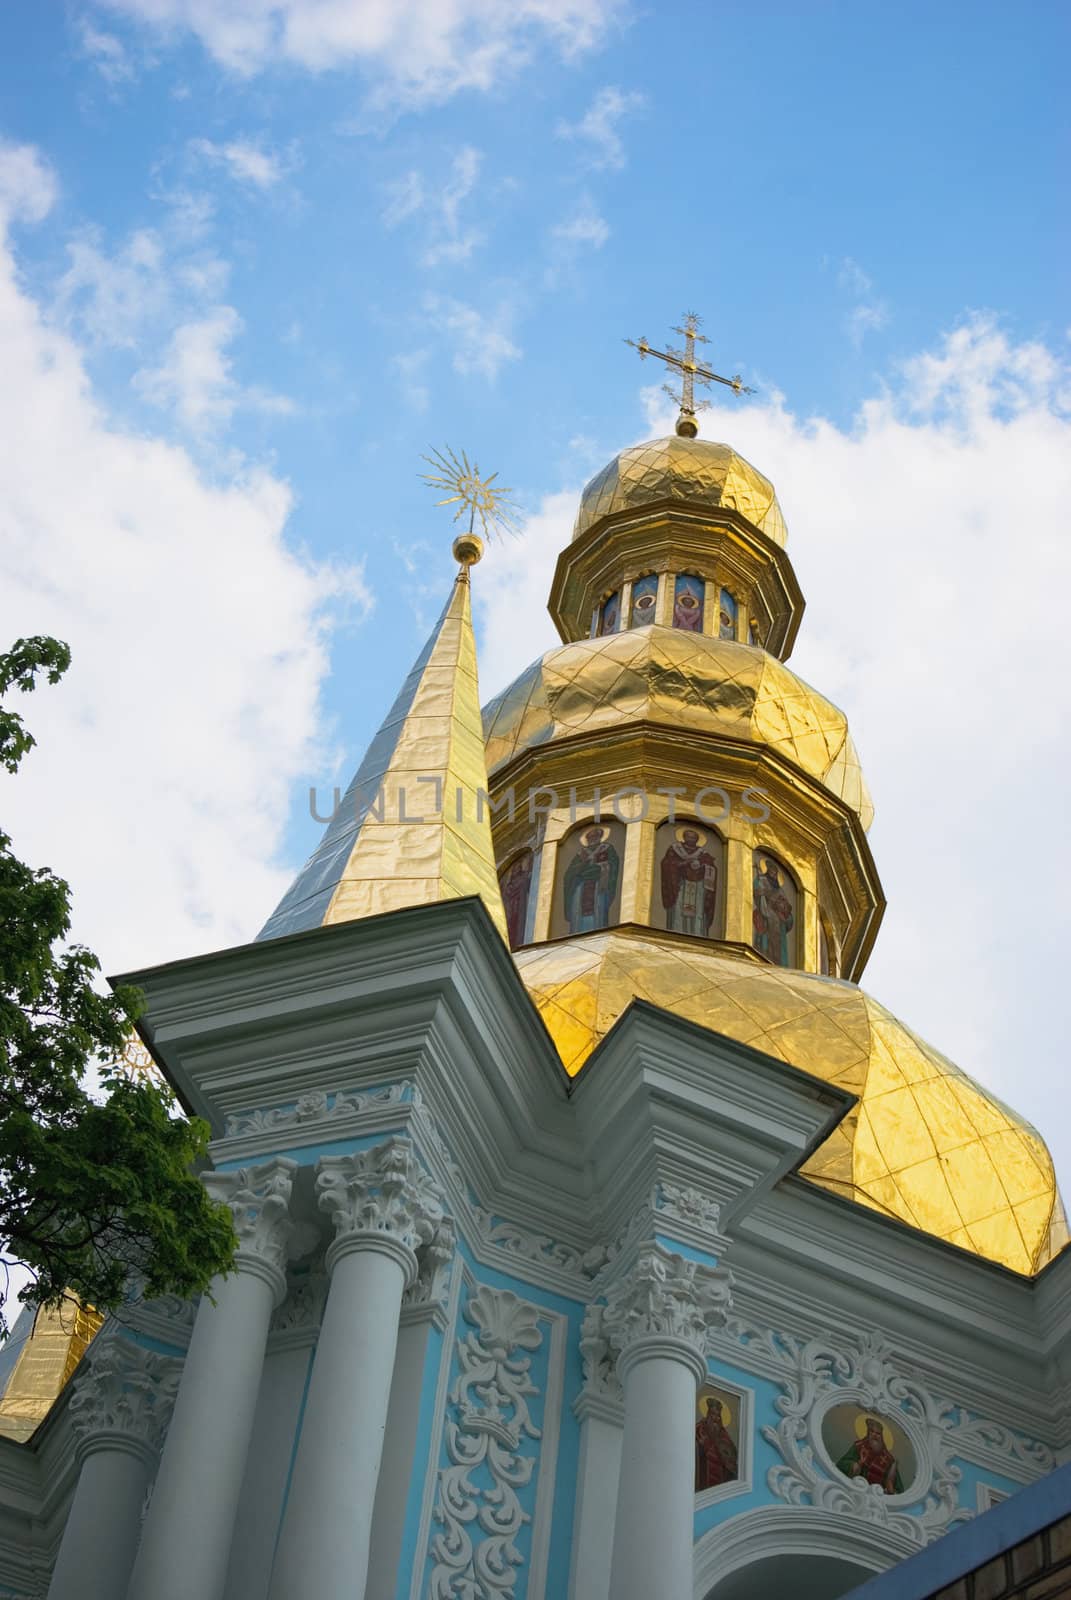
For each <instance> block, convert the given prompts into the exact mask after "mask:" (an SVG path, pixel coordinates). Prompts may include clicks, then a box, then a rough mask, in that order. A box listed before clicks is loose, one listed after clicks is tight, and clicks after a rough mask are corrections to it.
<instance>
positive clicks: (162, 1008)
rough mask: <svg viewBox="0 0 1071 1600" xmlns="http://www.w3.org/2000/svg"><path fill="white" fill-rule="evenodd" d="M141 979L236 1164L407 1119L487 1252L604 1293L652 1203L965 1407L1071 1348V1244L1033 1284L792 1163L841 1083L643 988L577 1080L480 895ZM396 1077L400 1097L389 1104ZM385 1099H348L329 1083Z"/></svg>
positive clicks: (149, 1033)
mask: <svg viewBox="0 0 1071 1600" xmlns="http://www.w3.org/2000/svg"><path fill="white" fill-rule="evenodd" d="M129 977H130V980H131V981H134V982H136V983H138V984H140V985H141V987H142V988H144V989H145V991H146V993H147V996H148V1001H149V1010H148V1020H147V1022H146V1024H145V1034H146V1038H147V1040H148V1041H149V1042H150V1043H151V1045H152V1047H153V1048H154V1050H155V1052H156V1054H157V1056H158V1058H159V1059H160V1060H161V1061H162V1062H163V1064H164V1065H165V1067H166V1069H167V1071H168V1072H169V1074H170V1075H171V1077H172V1078H173V1080H174V1081H175V1083H176V1084H177V1085H178V1087H179V1089H180V1092H181V1093H182V1094H183V1096H184V1098H186V1099H187V1101H188V1102H190V1103H194V1104H196V1106H197V1108H198V1109H199V1110H201V1111H202V1113H203V1114H205V1115H207V1116H208V1117H209V1119H210V1120H211V1121H212V1122H213V1125H214V1127H215V1128H216V1130H217V1132H218V1133H219V1134H220V1135H221V1137H220V1138H218V1139H217V1140H216V1142H215V1144H214V1146H213V1154H214V1157H215V1159H216V1160H217V1161H222V1160H226V1161H236V1160H240V1161H243V1162H246V1161H250V1160H253V1159H262V1158H263V1157H264V1156H265V1155H268V1154H270V1153H272V1152H273V1151H279V1150H283V1149H294V1150H298V1149H300V1147H301V1146H302V1145H308V1144H311V1143H313V1142H316V1143H322V1142H326V1141H338V1140H344V1139H347V1138H351V1137H354V1136H357V1135H359V1136H361V1137H365V1136H367V1135H371V1134H384V1133H387V1132H390V1131H398V1132H403V1133H407V1134H408V1135H409V1136H410V1137H411V1138H412V1139H413V1140H414V1142H415V1143H416V1145H417V1147H418V1150H419V1151H420V1153H421V1155H422V1157H423V1159H424V1160H425V1162H426V1164H427V1166H428V1168H429V1169H430V1170H431V1172H432V1173H433V1175H434V1176H435V1177H436V1178H437V1179H438V1181H439V1182H441V1183H442V1184H443V1185H444V1188H445V1189H446V1190H447V1192H448V1194H449V1196H450V1203H451V1206H452V1208H453V1210H454V1215H455V1219H456V1221H457V1224H458V1227H459V1229H460V1230H461V1232H462V1233H463V1234H464V1236H465V1238H466V1240H467V1242H468V1244H469V1246H470V1248H471V1249H472V1251H473V1252H474V1254H475V1256H476V1258H477V1259H478V1260H479V1261H481V1262H482V1263H484V1264H485V1265H489V1266H494V1267H496V1268H498V1269H500V1270H502V1271H507V1272H513V1273H514V1274H516V1275H519V1276H521V1277H524V1278H526V1279H528V1280H529V1281H530V1282H532V1283H533V1284H541V1285H543V1286H544V1287H546V1288H548V1289H553V1290H555V1291H556V1292H560V1293H563V1294H566V1295H570V1296H572V1297H574V1298H577V1299H587V1298H589V1297H590V1296H591V1294H592V1293H593V1292H599V1291H600V1290H601V1289H602V1288H603V1287H604V1280H605V1281H611V1280H612V1278H613V1275H614V1269H613V1267H612V1265H611V1264H610V1263H611V1261H612V1257H613V1253H614V1252H615V1251H618V1250H620V1247H621V1246H620V1241H621V1240H622V1239H625V1240H632V1242H636V1241H637V1240H638V1239H639V1232H637V1231H636V1225H635V1224H636V1219H637V1218H639V1219H641V1221H642V1222H643V1228H644V1229H647V1230H648V1232H652V1231H653V1232H658V1233H660V1234H664V1235H665V1236H666V1238H667V1239H668V1240H669V1241H670V1242H671V1243H672V1242H674V1241H676V1242H677V1243H679V1244H680V1245H681V1246H682V1247H683V1246H688V1247H691V1248H692V1249H696V1250H701V1251H704V1252H706V1253H708V1254H715V1255H720V1254H721V1253H722V1252H723V1251H724V1249H725V1244H726V1239H728V1241H729V1242H730V1243H729V1251H728V1260H729V1262H730V1264H731V1265H732V1266H733V1268H734V1271H735V1272H736V1274H737V1281H738V1284H739V1293H740V1296H741V1297H742V1303H748V1304H750V1305H753V1307H754V1311H755V1314H756V1315H759V1314H760V1313H762V1312H763V1311H765V1313H766V1314H767V1315H768V1316H769V1315H772V1312H773V1311H774V1310H775V1309H776V1308H777V1307H778V1306H782V1307H783V1306H786V1305H787V1306H790V1307H792V1308H793V1316H794V1318H795V1320H796V1322H797V1323H798V1324H799V1325H800V1326H801V1327H802V1328H804V1329H806V1328H810V1329H812V1330H817V1329H818V1328H819V1327H821V1326H828V1325H829V1323H830V1320H831V1319H838V1320H841V1321H846V1322H849V1323H851V1324H853V1325H858V1324H861V1323H863V1322H865V1321H866V1320H867V1319H868V1318H872V1319H873V1325H875V1326H880V1327H882V1328H883V1329H886V1330H888V1332H889V1333H890V1335H891V1336H892V1337H894V1338H895V1339H896V1340H897V1341H898V1342H899V1343H901V1344H902V1345H903V1348H904V1350H905V1352H909V1353H910V1354H911V1358H912V1361H913V1362H914V1364H916V1365H918V1366H919V1367H920V1369H922V1370H937V1369H939V1368H940V1367H941V1366H942V1364H943V1363H944V1364H947V1362H948V1361H949V1360H954V1361H955V1363H956V1366H957V1370H958V1371H962V1372H963V1375H964V1382H965V1385H966V1388H965V1391H964V1403H974V1402H973V1400H972V1399H971V1398H970V1397H971V1396H977V1403H978V1404H979V1407H980V1409H985V1410H986V1412H987V1414H990V1415H1000V1416H1001V1417H1002V1418H1003V1417H1005V1416H1007V1413H1008V1412H1009V1411H1010V1410H1012V1409H1013V1408H1014V1406H1021V1407H1025V1409H1026V1412H1027V1413H1028V1414H1029V1415H1030V1416H1031V1418H1032V1419H1033V1417H1034V1416H1035V1415H1036V1414H1038V1412H1039V1410H1040V1409H1043V1406H1044V1401H1045V1392H1046V1388H1048V1389H1050V1390H1051V1388H1052V1387H1053V1386H1054V1383H1055V1381H1056V1380H1057V1379H1059V1377H1060V1372H1061V1370H1062V1368H1061V1361H1063V1362H1064V1363H1066V1362H1068V1361H1069V1360H1071V1256H1069V1257H1068V1260H1067V1261H1066V1262H1057V1263H1055V1264H1054V1266H1053V1267H1051V1268H1050V1269H1048V1271H1047V1272H1046V1273H1045V1274H1044V1275H1043V1277H1042V1278H1041V1279H1040V1280H1039V1281H1038V1282H1036V1283H1032V1282H1031V1281H1029V1280H1027V1279H1024V1278H1020V1277H1017V1276H1016V1275H1015V1274H1013V1273H1010V1272H1007V1271H1005V1270H1004V1269H1002V1268H1000V1267H997V1266H994V1265H993V1264H991V1263H987V1262H984V1261H982V1260H980V1259H979V1258H977V1257H975V1256H972V1255H969V1254H967V1253H966V1252H963V1251H960V1250H956V1249H954V1248H952V1247H950V1246H945V1245H942V1244H941V1243H940V1242H939V1241H937V1240H934V1239H932V1238H930V1237H928V1236H926V1235H923V1234H920V1233H917V1232H915V1231H914V1230H912V1229H910V1228H908V1227H907V1226H905V1225H903V1224H900V1223H898V1222H895V1221H891V1220H890V1219H888V1218H885V1217H882V1216H881V1215H880V1214H878V1213H877V1212H873V1211H870V1210H867V1209H866V1208H864V1207H861V1206H858V1205H855V1204H853V1203H851V1202H849V1201H846V1200H842V1199H839V1198H838V1197H835V1196H833V1195H830V1194H828V1193H826V1192H825V1191H822V1190H819V1189H817V1188H816V1187H814V1186H813V1185H811V1184H808V1183H806V1182H805V1181H803V1180H801V1179H799V1178H797V1177H794V1176H792V1175H791V1174H792V1172H793V1170H794V1169H795V1168H797V1167H798V1166H799V1165H800V1164H801V1163H802V1162H803V1161H804V1160H805V1159H806V1157H807V1155H808V1154H809V1153H810V1151H811V1150H813V1149H814V1148H815V1147H816V1146H817V1145H818V1144H819V1143H820V1142H821V1141H822V1140H823V1139H824V1138H826V1137H827V1136H828V1133H829V1131H830V1130H831V1128H832V1127H833V1126H835V1124H836V1122H837V1121H838V1120H839V1119H840V1117H841V1116H843V1114H844V1112H845V1111H846V1110H847V1109H848V1107H849V1106H850V1104H851V1103H852V1098H851V1096H849V1095H847V1094H845V1093H844V1092H842V1091H840V1090H838V1089H836V1088H835V1087H833V1086H831V1085H829V1084H827V1083H825V1082H822V1081H820V1080H818V1079H816V1078H812V1077H810V1076H808V1075H807V1074H805V1073H803V1072H800V1071H799V1070H797V1069H795V1068H793V1067H789V1066H786V1065H785V1064H784V1063H782V1062H779V1061H775V1060H773V1059H772V1058H770V1057H768V1056H765V1055H762V1054H761V1053H759V1052H757V1051H755V1050H752V1049H750V1048H749V1047H748V1046H746V1045H742V1044H739V1043H737V1042H735V1041H732V1040H728V1039H725V1038H723V1037H719V1036H717V1035H715V1034H713V1033H711V1032H710V1031H709V1030H706V1029H703V1028H700V1027H698V1026H696V1025H694V1024H691V1023H687V1022H682V1021H681V1020H680V1019H677V1018H674V1017H672V1016H671V1015H669V1014H667V1013H666V1012H664V1011H661V1010H658V1009H657V1008H655V1007H653V1006H649V1005H647V1004H645V1003H643V1002H636V1003H634V1004H633V1005H632V1006H631V1007H630V1008H629V1010H628V1011H627V1012H626V1013H625V1015H624V1016H623V1017H622V1018H621V1019H620V1020H619V1022H618V1023H617V1024H616V1026H615V1027H614V1028H613V1029H612V1030H611V1032H610V1033H609V1034H608V1035H607V1036H606V1038H605V1039H604V1040H603V1042H602V1044H601V1045H600V1047H599V1049H598V1050H597V1051H596V1052H595V1054H594V1055H593V1056H592V1058H591V1059H590V1061H589V1062H588V1063H587V1065H586V1066H585V1068H584V1070H583V1072H582V1073H581V1074H580V1076H579V1077H578V1078H577V1079H576V1080H573V1081H572V1082H570V1081H569V1080H568V1078H567V1077H566V1075H565V1073H564V1071H563V1070H562V1068H561V1065H560V1063H559V1062H558V1059H557V1056H556V1054H555V1052H554V1048H553V1045H552V1044H551V1041H550V1039H549V1036H548V1035H547V1033H546V1031H545V1029H544V1027H543V1024H542V1022H541V1021H540V1019H539V1017H538V1014H537V1013H536V1011H535V1008H534V1006H533V1005H532V1002H531V1000H530V999H529V997H528V995H527V993H526V991H525V989H524V986H523V984H522V983H521V981H520V979H519V977H518V974H517V972H516V970H515V968H514V966H513V964H512V961H511V960H510V957H509V956H508V954H507V952H506V950H505V948H504V946H503V944H502V941H501V940H500V938H499V937H498V935H497V933H496V932H495V930H494V928H493V927H492V924H491V922H490V919H489V917H488V916H487V913H486V911H485V909H484V907H483V906H482V904H481V903H480V902H479V901H477V900H468V901H454V902H448V903H444V904H439V905H434V906H428V907H417V908H413V909H410V910H406V911H400V912H396V913H392V914H390V915H389V916H383V917H377V918H372V919H368V920H367V921H363V922H353V923H347V924H342V925H339V926H337V927H332V928H326V929H318V930H313V931H312V932H309V933H303V934H297V935H294V936H291V937H289V938H286V939H280V940H274V941H265V942H263V943H259V944H254V945H247V946H242V947H240V948H238V949H235V950H229V951H222V952H220V953H218V954H217V955H213V956H205V957H199V958H197V959H196V960H193V961H188V962H178V963H174V964H172V965H170V966H166V967H160V968H156V969H153V970H152V971H149V972H144V973H135V974H131V975H129ZM403 1080H404V1081H406V1082H408V1083H409V1084H410V1085H412V1089H413V1093H412V1094H411V1095H409V1096H408V1097H407V1098H404V1099H402V1100H401V1101H397V1102H394V1103H384V1104H379V1105H376V1104H374V1103H372V1101H373V1100H374V1096H373V1095H372V1094H371V1091H373V1090H376V1089H377V1088H378V1089H380V1090H381V1089H382V1088H383V1087H384V1086H385V1085H388V1084H391V1083H395V1084H397V1083H399V1082H401V1081H403ZM366 1093H367V1094H369V1097H370V1098H369V1103H368V1104H365V1105H362V1106H357V1105H356V1104H354V1105H352V1106H349V1107H347V1108H344V1109H343V1111H342V1112H341V1113H339V1114H335V1112H334V1109H333V1108H334V1104H335V1102H334V1100H333V1098H332V1097H335V1096H338V1097H344V1096H345V1095H346V1094H353V1095H355V1096H360V1095H363V1094H366ZM310 1094H312V1095H315V1094H319V1096H320V1098H321V1099H322V1100H323V1101H324V1103H325V1105H326V1104H327V1103H328V1101H329V1100H330V1102H331V1106H332V1111H331V1114H330V1115H329V1116H325V1118H324V1119H323V1120H320V1119H319V1118H318V1117H317V1116H316V1115H313V1116H311V1117H304V1114H303V1119H302V1120H299V1119H297V1117H296V1115H295V1116H294V1117H293V1118H292V1119H291V1120H289V1121H286V1122H285V1123H280V1124H279V1125H278V1126H275V1127H262V1128H261V1129H259V1130H255V1131H249V1132H246V1133H236V1132H232V1133H230V1134H226V1135H224V1134H223V1119H224V1118H225V1117H227V1116H234V1115H235V1114H237V1113H243V1112H248V1111H250V1110H252V1109H253V1108H257V1107H259V1108H269V1107H273V1106H275V1107H290V1108H294V1107H295V1106H296V1102H297V1100H298V1098H299V1097H301V1096H305V1095H310ZM288 1115H289V1113H288ZM665 1185H671V1186H676V1187H677V1188H678V1189H692V1188H694V1189H695V1191H696V1192H697V1194H698V1195H699V1197H700V1199H701V1201H702V1204H703V1206H704V1207H705V1208H706V1210H705V1214H704V1220H703V1221H702V1222H701V1223H700V1222H697V1220H696V1218H697V1216H699V1215H700V1213H699V1212H696V1211H695V1210H694V1208H693V1210H692V1212H691V1214H687V1213H686V1211H685V1212H682V1211H681V1210H680V1209H679V1208H678V1209H677V1212H676V1214H674V1213H673V1208H668V1209H666V1210H660V1209H659V1199H658V1196H659V1194H660V1192H661V1188H660V1186H665ZM473 1197H475V1199H474V1198H473ZM715 1218H716V1221H714V1220H713V1219H715ZM640 1231H643V1230H642V1229H641V1230H640ZM600 1253H601V1254H600ZM600 1262H601V1266H600ZM864 1308H865V1309H864ZM998 1390H1003V1392H1004V1393H1005V1394H1006V1395H1007V1397H1008V1402H1007V1405H1006V1406H1005V1408H1004V1410H1001V1408H1000V1405H999V1404H998V1401H999V1395H998V1393H997V1391H998ZM1007 1420H1008V1424H1009V1425H1011V1417H1010V1416H1007ZM1057 1426H1059V1424H1058V1423H1057V1422H1052V1423H1051V1424H1050V1434H1051V1433H1052V1432H1053V1429H1054V1428H1056V1427H1057Z"/></svg>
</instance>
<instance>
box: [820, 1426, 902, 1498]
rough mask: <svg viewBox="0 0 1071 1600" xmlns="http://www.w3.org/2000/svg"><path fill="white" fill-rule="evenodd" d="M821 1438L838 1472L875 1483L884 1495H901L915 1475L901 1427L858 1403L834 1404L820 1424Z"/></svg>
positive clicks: (848, 1476) (864, 1481)
mask: <svg viewBox="0 0 1071 1600" xmlns="http://www.w3.org/2000/svg"><path fill="white" fill-rule="evenodd" d="M822 1438H823V1442H824V1443H825V1446H826V1449H827V1450H828V1451H829V1454H830V1456H831V1457H832V1459H833V1461H834V1463H835V1464H836V1467H837V1470H838V1472H843V1474H844V1476H845V1477H846V1478H855V1479H860V1480H861V1481H862V1482H863V1483H867V1484H877V1485H878V1486H879V1487H880V1489H881V1491H882V1493H883V1494H903V1492H904V1487H905V1479H906V1480H907V1483H908V1484H910V1481H911V1479H912V1478H913V1477H914V1475H915V1470H914V1460H915V1456H914V1451H913V1450H912V1449H911V1445H910V1442H909V1440H908V1439H907V1437H906V1435H905V1434H904V1432H903V1429H902V1428H900V1427H898V1426H897V1424H896V1423H895V1422H892V1421H890V1420H888V1419H887V1418H885V1417H880V1416H877V1415H875V1413H874V1412H873V1411H860V1410H859V1409H858V1406H854V1405H843V1406H834V1408H833V1409H832V1411H830V1412H829V1413H828V1414H827V1416H826V1417H825V1419H824V1421H823V1424H822Z"/></svg>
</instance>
